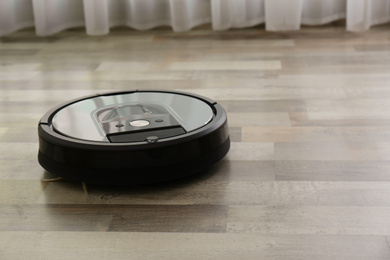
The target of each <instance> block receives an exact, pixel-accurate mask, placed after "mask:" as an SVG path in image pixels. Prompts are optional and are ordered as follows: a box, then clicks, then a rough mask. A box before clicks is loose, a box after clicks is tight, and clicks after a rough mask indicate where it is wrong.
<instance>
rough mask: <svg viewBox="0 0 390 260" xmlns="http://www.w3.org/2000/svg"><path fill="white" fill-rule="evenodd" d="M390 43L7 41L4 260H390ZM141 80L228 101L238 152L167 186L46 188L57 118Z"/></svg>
mask: <svg viewBox="0 0 390 260" xmlns="http://www.w3.org/2000/svg"><path fill="white" fill-rule="evenodd" d="M389 39H390V32H389V30H388V26H387V27H386V26H376V27H373V28H372V29H370V30H369V31H366V32H364V33H359V34H356V33H351V32H346V31H345V25H344V24H343V23H342V22H336V23H331V24H328V25H325V26H321V27H319V28H317V27H303V29H302V30H300V31H296V32H280V33H279V32H278V33H271V32H266V31H264V26H263V25H261V26H257V27H254V28H247V29H242V30H228V31H212V30H211V29H210V27H207V26H203V27H199V28H196V29H194V30H192V31H189V32H185V33H174V32H172V30H171V29H166V28H160V29H155V30H150V31H142V32H141V31H134V30H131V29H128V28H123V27H122V28H115V29H112V30H111V32H110V34H109V35H107V36H102V37H89V36H86V34H85V30H84V29H83V28H82V29H74V30H68V31H63V32H61V33H58V34H57V35H55V36H53V37H37V36H35V32H34V31H33V30H23V31H18V32H16V33H14V34H12V35H9V36H7V37H3V38H0V259H7V260H19V259H31V260H36V259H39V260H41V259H213V260H214V259H272V260H282V259H283V260H286V259H291V260H328V259H332V260H350V259H356V260H367V259H370V260H371V259H373V260H388V259H389V258H390V246H389V245H390V229H389V220H388V219H389V216H390V113H389V112H390V87H389V82H390V70H389V68H390V58H389V55H388V54H389V47H388V45H389ZM135 89H141V90H142V89H158V90H159V89H160V90H180V91H185V92H191V93H194V94H199V95H204V96H207V97H209V98H211V99H214V100H215V101H217V102H218V103H220V104H221V105H222V106H223V107H224V108H225V109H226V111H227V113H228V124H229V131H230V137H231V140H232V143H231V149H230V152H229V154H228V155H227V156H226V157H225V158H224V159H223V160H221V161H220V162H219V163H217V164H215V165H213V166H212V167H210V168H209V169H207V170H206V171H204V172H202V173H200V174H198V175H194V176H190V177H188V178H185V179H181V180H175V181H172V182H169V183H163V184H154V185H145V186H130V187H111V186H98V185H87V186H86V189H83V185H82V184H81V183H75V182H69V181H65V180H62V181H55V182H48V181H42V180H43V179H45V180H47V179H52V178H55V177H57V176H55V175H53V174H51V173H49V172H47V171H45V170H43V169H42V168H41V167H40V165H39V164H38V162H37V152H38V138H37V131H36V127H37V124H38V121H39V119H40V118H41V116H42V115H43V114H44V113H45V112H46V111H48V110H49V109H50V108H52V107H54V106H56V105H57V104H60V103H62V102H65V101H67V100H70V99H73V98H78V97H80V96H85V95H90V94H93V93H101V92H106V91H114V90H135Z"/></svg>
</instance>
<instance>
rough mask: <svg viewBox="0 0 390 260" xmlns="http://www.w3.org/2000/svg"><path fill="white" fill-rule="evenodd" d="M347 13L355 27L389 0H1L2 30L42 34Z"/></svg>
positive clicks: (273, 22) (270, 24)
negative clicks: (69, 30)
mask: <svg viewBox="0 0 390 260" xmlns="http://www.w3.org/2000/svg"><path fill="white" fill-rule="evenodd" d="M344 18H345V19H346V21H347V25H346V29H347V30H350V31H364V30H368V29H369V28H370V27H371V26H373V25H377V24H382V23H387V22H389V21H390V0H0V36H2V35H7V34H9V33H12V32H14V31H16V30H19V29H22V28H26V27H32V26H35V30H36V33H37V34H38V35H42V36H44V35H50V34H54V33H57V32H59V31H61V30H64V29H67V28H72V27H79V26H85V29H86V33H87V34H88V35H104V34H108V33H109V32H110V28H112V27H114V26H118V25H125V26H129V27H132V28H134V29H137V30H148V29H151V28H154V27H157V26H163V25H165V26H170V27H172V29H173V30H174V31H177V32H180V31H187V30H190V29H192V28H193V27H195V26H198V25H201V24H205V23H211V24H212V27H213V29H214V30H227V29H230V28H243V27H250V26H254V25H257V24H261V23H265V25H266V29H267V30H270V31H289V30H298V29H300V27H301V24H308V25H321V24H325V23H329V22H332V21H335V20H338V19H344Z"/></svg>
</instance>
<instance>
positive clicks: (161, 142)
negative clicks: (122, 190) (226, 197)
mask: <svg viewBox="0 0 390 260" xmlns="http://www.w3.org/2000/svg"><path fill="white" fill-rule="evenodd" d="M38 135H39V153H38V161H39V163H40V165H41V166H42V167H43V168H45V169H46V170H47V171H49V172H51V173H53V174H56V175H58V176H60V177H63V178H64V179H68V180H74V181H81V182H86V183H94V184H108V185H132V184H147V183H156V182H164V181H169V180H173V179H177V178H181V177H185V176H188V175H191V174H194V173H197V172H200V171H202V170H204V169H206V168H207V167H209V166H211V165H212V164H214V163H216V162H217V161H219V160H221V159H222V158H223V157H224V156H225V155H226V154H227V152H228V151H229V148H230V138H229V132H228V125H227V116H226V112H225V110H224V109H223V108H222V106H220V105H219V104H217V103H216V102H214V101H213V100H210V99H208V98H205V97H201V96H198V95H193V94H188V93H182V92H171V91H154V90H136V91H127V92H113V93H105V94H96V95H92V96H87V97H83V98H80V99H77V100H72V101H70V102H67V103H65V104H62V105H60V106H58V107H56V108H53V109H52V110H50V111H49V112H47V113H46V114H45V115H44V116H43V117H42V119H41V120H40V122H39V126H38Z"/></svg>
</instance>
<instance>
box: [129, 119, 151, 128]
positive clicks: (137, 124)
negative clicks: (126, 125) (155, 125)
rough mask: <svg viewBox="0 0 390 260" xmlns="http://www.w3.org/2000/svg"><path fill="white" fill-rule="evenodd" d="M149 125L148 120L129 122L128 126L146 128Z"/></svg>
mask: <svg viewBox="0 0 390 260" xmlns="http://www.w3.org/2000/svg"><path fill="white" fill-rule="evenodd" d="M149 124H150V122H149V121H148V120H134V121H131V122H130V125H131V126H134V127H144V126H148V125H149Z"/></svg>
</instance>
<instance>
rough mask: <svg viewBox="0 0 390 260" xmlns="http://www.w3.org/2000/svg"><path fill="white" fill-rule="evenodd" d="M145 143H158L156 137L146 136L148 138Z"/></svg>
mask: <svg viewBox="0 0 390 260" xmlns="http://www.w3.org/2000/svg"><path fill="white" fill-rule="evenodd" d="M146 141H147V142H148V143H155V142H157V141H158V137H157V136H148V137H146Z"/></svg>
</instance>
